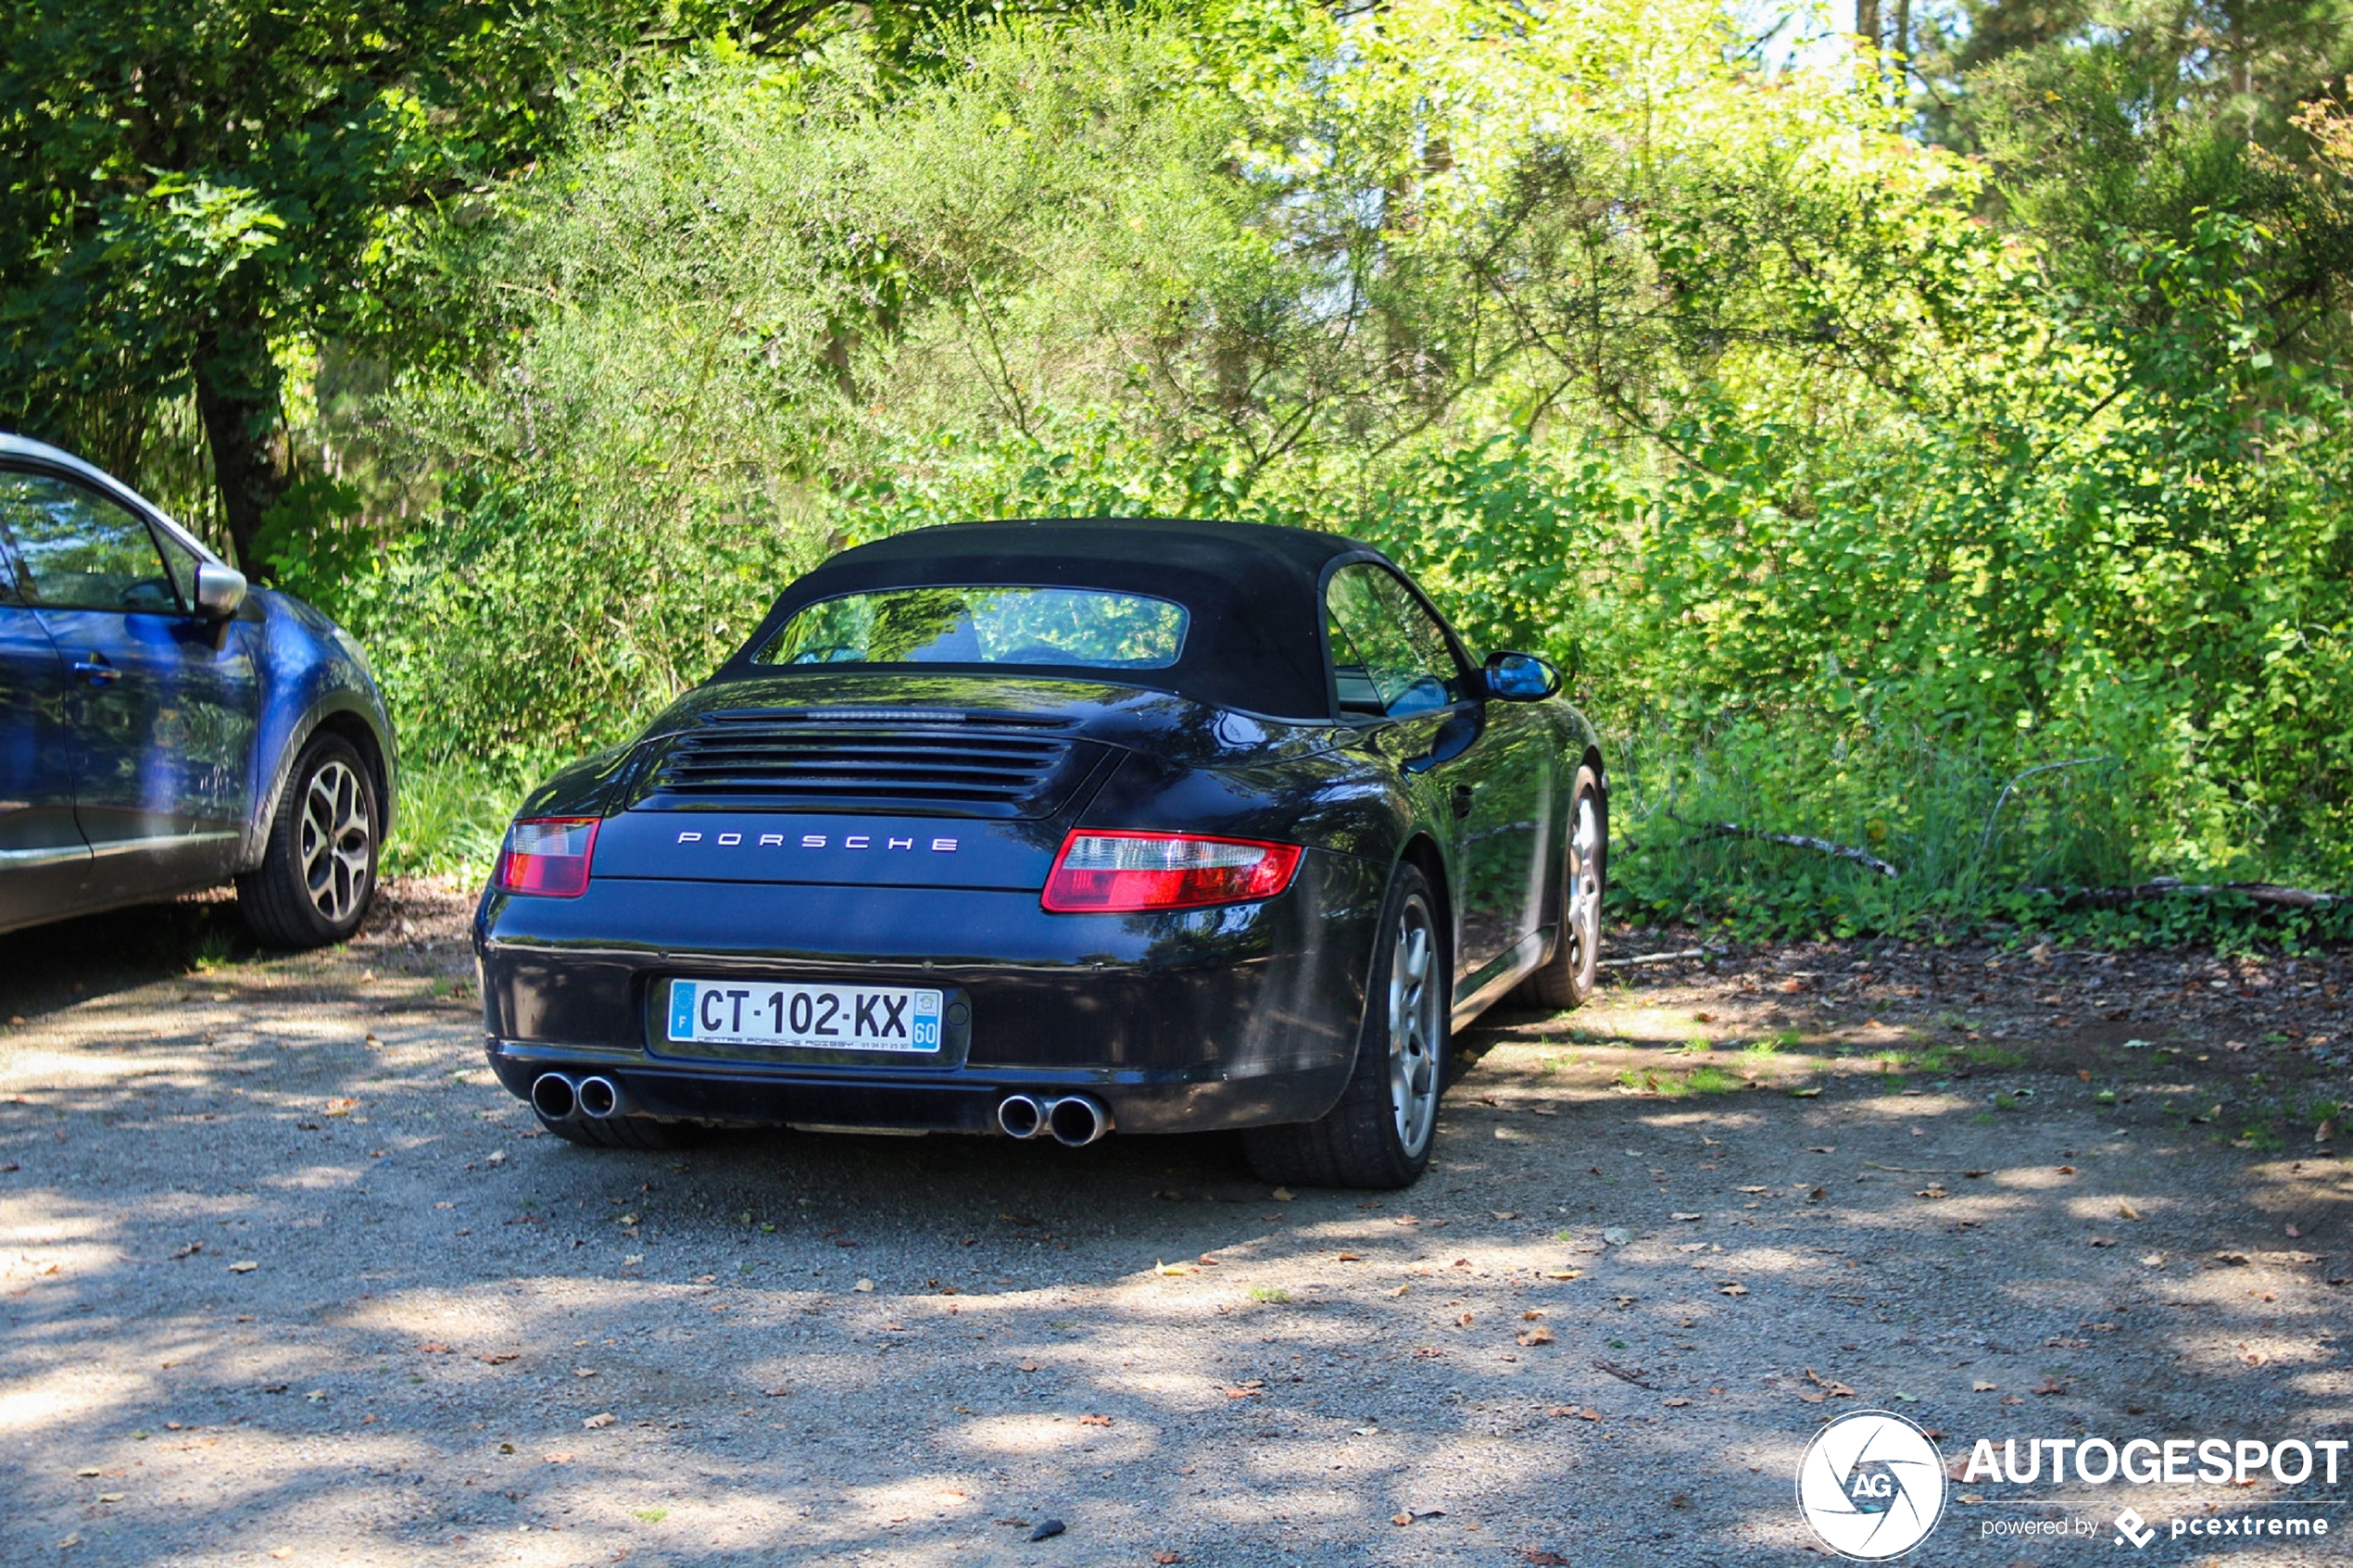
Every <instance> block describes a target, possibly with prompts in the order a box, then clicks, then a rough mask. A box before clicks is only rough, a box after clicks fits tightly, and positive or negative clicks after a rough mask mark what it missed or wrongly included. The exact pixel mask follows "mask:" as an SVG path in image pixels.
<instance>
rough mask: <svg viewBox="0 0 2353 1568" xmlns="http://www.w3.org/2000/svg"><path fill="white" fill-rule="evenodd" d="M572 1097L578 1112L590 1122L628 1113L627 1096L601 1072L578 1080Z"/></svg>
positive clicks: (619, 1086)
mask: <svg viewBox="0 0 2353 1568" xmlns="http://www.w3.org/2000/svg"><path fill="white" fill-rule="evenodd" d="M573 1099H574V1100H575V1101H576V1102H577V1103H578V1105H579V1107H580V1114H582V1115H583V1116H585V1117H587V1118H588V1119H589V1120H590V1121H592V1122H602V1121H604V1120H605V1119H606V1118H607V1117H609V1116H626V1115H628V1114H629V1097H628V1096H627V1095H624V1094H623V1093H622V1092H621V1085H618V1084H616V1083H614V1082H613V1081H612V1080H611V1079H610V1078H607V1077H605V1076H603V1075H602V1074H598V1076H596V1077H594V1078H583V1079H582V1080H580V1085H579V1087H578V1088H577V1089H576V1090H574V1091H573Z"/></svg>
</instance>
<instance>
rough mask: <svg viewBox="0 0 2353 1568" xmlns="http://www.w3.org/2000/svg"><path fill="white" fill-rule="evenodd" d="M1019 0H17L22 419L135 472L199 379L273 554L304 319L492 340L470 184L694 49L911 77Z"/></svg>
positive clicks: (380, 343)
mask: <svg viewBox="0 0 2353 1568" xmlns="http://www.w3.org/2000/svg"><path fill="white" fill-rule="evenodd" d="M1047 8H1051V4H1050V5H1049V6H1048V7H1047ZM998 9H999V6H995V5H992V4H988V3H986V0H912V3H897V4H891V3H885V4H882V5H878V6H851V5H848V4H842V3H839V0H813V3H812V0H801V3H791V0H671V3H663V0H17V3H15V4H12V5H10V6H6V7H5V8H4V9H0V171H5V172H0V422H5V423H7V424H10V425H13V426H15V427H16V428H18V429H19V430H22V431H25V432H27V433H34V434H41V435H46V436H49V437H52V438H56V439H59V440H61V441H63V442H65V443H67V444H68V445H72V446H75V447H77V448H79V449H81V450H82V451H84V452H85V453H87V454H88V455H90V456H91V457H93V458H94V459H96V460H97V461H99V462H101V463H103V464H106V465H107V466H109V467H111V468H115V469H117V470H123V471H126V472H133V473H135V472H136V471H137V470H138V468H139V466H140V462H139V459H140V453H141V447H142V444H143V441H144V439H145V437H146V435H147V434H148V433H149V432H150V430H151V429H152V427H153V425H154V422H155V420H156V417H157V409H158V407H159V405H160V404H161V403H162V402H163V401H164V400H165V399H169V398H173V397H179V396H184V395H186V394H187V393H189V392H190V391H193V393H194V395H195V406H196V408H197V410H198V412H199V414H200V416H201V420H202V426H203V432H204V435H205V437H206V439H207V442H208V445H209V448H210V452H211V459H212V468H213V473H214V478H215V481H216V483H217V486H218V494H219V498H220V513H221V517H222V519H223V521H224V523H225V525H226V529H227V533H228V534H229V537H230V539H231V541H232V543H233V547H234V549H235V551H236V553H237V555H238V557H239V558H240V560H241V561H242V562H243V563H245V565H246V566H247V568H248V569H249V570H255V571H261V570H265V569H266V566H267V563H266V562H265V561H264V560H263V559H262V558H261V557H262V553H263V552H261V551H259V550H258V549H257V548H256V545H257V540H258V538H259V536H260V534H261V531H262V527H263V524H264V521H265V520H266V519H268V518H269V517H270V516H271V511H272V508H277V507H280V505H281V504H282V503H283V502H287V501H288V498H289V490H290V487H291V486H292V485H293V483H294V482H295V479H296V473H295V469H294V453H293V452H292V450H291V449H290V445H289V441H288V430H287V420H286V419H285V410H284V407H283V398H284V393H285V388H286V382H287V375H286V370H285V363H284V362H285V360H286V358H287V357H288V354H289V353H290V351H291V350H292V348H293V345H294V340H295V339H296V338H298V337H299V338H308V339H310V340H314V341H315V340H318V339H322V338H323V339H329V340H334V339H345V340H357V341H359V342H360V343H362V344H372V345H374V346H376V347H378V348H379V349H381V350H383V351H384V352H385V353H386V354H387V355H388V356H389V357H390V358H392V359H394V360H395V361H396V363H397V362H403V361H405V360H407V359H409V358H412V357H414V356H415V355H416V354H417V353H418V351H419V349H420V348H421V346H422V344H421V339H422V340H434V339H435V338H436V334H437V336H438V340H439V343H440V345H441V346H445V347H452V348H454V349H456V350H457V351H458V352H459V353H460V354H463V353H467V352H472V351H473V350H474V349H475V347H476V346H477V345H475V344H474V343H473V341H472V334H473V332H474V331H475V330H476V329H477V328H478V326H479V322H478V321H477V320H473V319H471V318H459V319H457V320H446V319H444V318H445V317H446V314H447V306H448V303H449V301H448V300H447V297H446V289H445V286H444V285H445V282H446V280H444V279H443V278H441V277H440V276H439V273H438V269H439V267H440V266H441V264H442V262H443V260H444V259H445V257H444V254H443V252H444V250H445V249H446V245H445V243H444V241H443V239H442V238H441V236H442V235H443V234H444V233H445V232H446V229H445V226H444V225H443V224H442V223H441V221H440V220H442V219H444V218H446V217H447V216H448V215H449V214H450V213H451V212H452V211H453V210H458V209H460V208H463V209H465V210H467V211H472V209H473V208H474V207H479V206H480V205H481V204H480V203H478V202H475V203H471V204H470V203H468V202H467V201H466V198H467V197H468V196H469V194H473V193H484V192H488V191H491V190H493V189H494V188H495V186H496V184H497V182H498V181H500V180H501V179H503V178H504V177H506V176H509V175H510V174H513V173H514V172H516V171H518V170H521V169H526V168H529V167H531V166H532V165H533V164H534V163H535V161H536V160H538V159H540V158H542V157H546V156H547V155H548V154H549V153H551V152H553V151H555V150H556V149H557V148H559V147H560V146H561V145H562V144H564V142H565V139H566V136H567V134H568V132H570V131H571V130H572V129H573V126H574V125H575V124H576V123H578V122H580V120H581V119H582V116H581V112H580V111H581V110H583V109H584V108H585V109H586V110H589V111H592V113H593V112H595V111H602V110H606V109H610V108H611V107H614V106H615V105H616V103H620V102H625V101H626V98H627V94H628V91H629V90H630V89H631V88H632V87H633V86H635V85H637V84H639V82H640V78H641V76H642V74H643V72H644V71H645V69H647V68H648V66H649V65H650V66H659V65H660V63H661V61H662V60H663V59H664V58H666V57H667V56H669V55H670V54H671V53H672V52H673V51H674V50H675V48H677V47H678V46H680V45H682V44H691V43H693V42H695V41H697V40H699V39H704V38H708V37H711V36H715V35H722V34H726V35H732V36H734V37H736V39H738V40H739V41H741V43H742V44H743V46H744V47H746V48H748V49H750V50H752V51H754V52H757V53H762V54H766V55H770V56H798V55H800V54H804V53H806V52H807V51H808V50H810V49H812V48H814V47H816V46H818V45H819V44H822V43H823V41H824V40H825V39H826V38H827V37H829V36H832V35H834V34H837V33H839V32H841V31H844V30H846V29H851V28H855V29H857V30H859V31H861V33H862V41H863V46H864V47H865V48H867V49H868V50H869V51H870V52H871V53H872V54H873V55H874V56H875V57H876V58H877V59H878V60H879V61H881V62H882V63H883V65H884V67H885V68H886V69H887V70H889V71H895V72H898V73H899V74H900V75H905V74H907V73H909V72H920V71H921V70H922V69H925V68H926V66H927V65H929V64H932V63H936V61H937V59H938V58H939V56H940V51H941V40H942V39H943V38H944V37H945V36H946V32H945V31H943V30H944V29H947V28H950V27H951V26H953V25H956V24H959V23H961V22H963V21H966V20H970V19H975V18H981V19H985V18H987V17H989V16H992V15H994V14H996V12H997V10H998ZM318 499H319V498H318V497H316V496H303V495H297V496H296V497H294V501H295V502H296V503H301V502H305V501H309V502H313V503H315V502H316V501H317V500H318ZM328 504H330V505H332V504H333V501H332V497H330V498H329V500H328Z"/></svg>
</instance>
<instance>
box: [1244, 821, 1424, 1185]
mask: <svg viewBox="0 0 2353 1568" xmlns="http://www.w3.org/2000/svg"><path fill="white" fill-rule="evenodd" d="M1377 929H1378V931H1379V933H1380V935H1379V937H1378V939H1377V940H1376V942H1375V945H1374V949H1373V964H1372V973H1371V975H1370V977H1369V978H1370V984H1369V985H1368V986H1367V987H1366V996H1365V1025H1364V1028H1363V1030H1362V1031H1361V1032H1360V1033H1359V1035H1358V1036H1357V1042H1356V1066H1355V1070H1354V1071H1353V1073H1351V1074H1350V1075H1349V1079H1348V1086H1347V1087H1346V1088H1345V1089H1343V1090H1341V1091H1340V1102H1339V1103H1338V1104H1337V1105H1334V1106H1333V1107H1332V1108H1331V1110H1328V1111H1326V1112H1325V1113H1324V1114H1323V1115H1322V1116H1321V1117H1319V1118H1317V1119H1316V1120H1315V1121H1313V1122H1302V1123H1292V1124H1290V1125H1288V1126H1281V1127H1257V1128H1252V1129H1251V1130H1250V1131H1248V1132H1246V1133H1244V1134H1243V1135H1242V1147H1243V1149H1244V1151H1245V1153H1246V1154H1247V1155H1248V1157H1249V1160H1250V1166H1251V1169H1252V1171H1253V1172H1255V1173H1257V1175H1258V1176H1259V1178H1260V1179H1261V1180H1262V1181H1268V1182H1280V1183H1284V1184H1287V1185H1288V1184H1293V1183H1295V1184H1297V1185H1302V1186H1326V1187H1365V1188H1376V1189H1380V1188H1391V1187H1403V1186H1411V1185H1413V1184H1414V1183H1415V1182H1416V1181H1418V1180H1419V1179H1420V1178H1421V1173H1423V1172H1424V1171H1425V1170H1428V1168H1429V1152H1430V1149H1431V1148H1433V1147H1435V1145H1436V1144H1437V1142H1438V1111H1439V1100H1440V1098H1441V1096H1442V1095H1443V1094H1444V1092H1445V1087H1446V1082H1447V1071H1446V1069H1447V1060H1448V1057H1449V1055H1450V1054H1451V1052H1452V1049H1453V1035H1452V1032H1451V1028H1450V1021H1449V1018H1448V1013H1449V1011H1450V1006H1451V1002H1452V998H1453V983H1452V974H1453V966H1452V963H1451V961H1450V960H1449V958H1448V953H1447V943H1446V939H1445V931H1446V926H1445V923H1444V919H1443V913H1442V911H1441V909H1440V906H1439V903H1438V899H1437V897H1435V896H1434V895H1433V894H1432V893H1431V891H1430V886H1429V879H1428V878H1427V877H1425V876H1424V875H1422V873H1421V871H1420V869H1419V868H1418V867H1416V866H1413V865H1410V864H1407V865H1401V866H1399V867H1398V868H1397V872H1396V874H1395V875H1394V876H1393V877H1391V878H1390V884H1389V897H1387V898H1385V899H1384V900H1383V901H1382V904H1381V918H1380V924H1379V926H1378V928H1377ZM1416 933H1418V938H1417V937H1416ZM1417 940H1418V943H1419V953H1420V960H1419V961H1420V966H1421V969H1420V974H1419V977H1418V978H1416V977H1414V976H1413V975H1412V974H1411V972H1410V965H1411V961H1412V960H1411V959H1410V956H1409V957H1408V960H1407V964H1406V969H1407V972H1406V973H1405V975H1404V977H1403V982H1402V984H1393V982H1397V981H1398V980H1399V978H1400V972H1401V965H1400V955H1401V954H1403V955H1410V954H1411V953H1412V952H1413V951H1414V950H1415V948H1416V941H1417ZM1407 1022H1412V1023H1414V1024H1415V1025H1416V1026H1415V1027H1413V1028H1410V1029H1407V1030H1406V1031H1405V1032H1404V1033H1403V1035H1401V1034H1400V1032H1399V1029H1400V1025H1401V1024H1404V1023H1407Z"/></svg>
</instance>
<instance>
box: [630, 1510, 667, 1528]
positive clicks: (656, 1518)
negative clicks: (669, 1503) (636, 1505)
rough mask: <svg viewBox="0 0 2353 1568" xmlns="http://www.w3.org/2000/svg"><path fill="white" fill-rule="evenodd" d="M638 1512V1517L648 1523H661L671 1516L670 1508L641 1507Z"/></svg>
mask: <svg viewBox="0 0 2353 1568" xmlns="http://www.w3.org/2000/svg"><path fill="white" fill-rule="evenodd" d="M636 1512H637V1517H638V1518H640V1519H642V1520H644V1521H645V1522H646V1523H647V1524H661V1522H662V1521H663V1520H665V1519H667V1518H669V1517H670V1510H668V1509H666V1508H641V1509H639V1510H637V1511H636Z"/></svg>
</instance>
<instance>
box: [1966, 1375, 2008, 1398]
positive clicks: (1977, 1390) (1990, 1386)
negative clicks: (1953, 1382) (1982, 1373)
mask: <svg viewBox="0 0 2353 1568" xmlns="http://www.w3.org/2000/svg"><path fill="white" fill-rule="evenodd" d="M2000 1386H2001V1385H2000V1384H1998V1383H1988V1382H1986V1381H1985V1379H1983V1378H1982V1377H1981V1378H1979V1379H1978V1380H1977V1381H1976V1382H1974V1383H1972V1384H1970V1385H1969V1392H1970V1393H1972V1394H1991V1393H1992V1392H1994V1389H1996V1388H1999V1387H2000Z"/></svg>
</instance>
